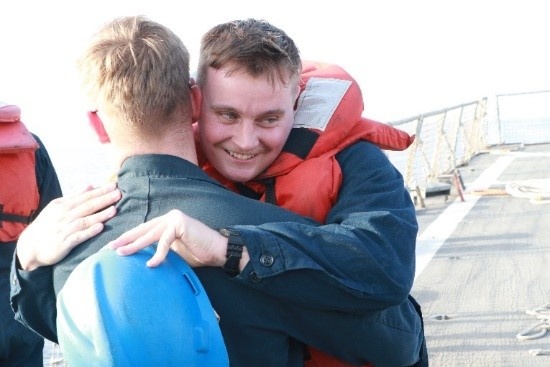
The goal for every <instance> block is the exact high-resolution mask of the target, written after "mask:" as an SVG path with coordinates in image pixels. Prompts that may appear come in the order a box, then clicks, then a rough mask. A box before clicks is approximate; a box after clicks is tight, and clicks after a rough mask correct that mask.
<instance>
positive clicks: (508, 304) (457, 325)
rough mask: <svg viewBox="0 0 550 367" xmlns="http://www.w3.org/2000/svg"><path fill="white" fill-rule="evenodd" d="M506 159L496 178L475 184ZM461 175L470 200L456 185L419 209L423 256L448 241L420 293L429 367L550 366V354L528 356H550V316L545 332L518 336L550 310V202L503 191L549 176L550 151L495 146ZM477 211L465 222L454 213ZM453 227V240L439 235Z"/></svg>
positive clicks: (419, 282)
mask: <svg viewBox="0 0 550 367" xmlns="http://www.w3.org/2000/svg"><path fill="white" fill-rule="evenodd" d="M512 148H513V147H512ZM502 159H504V160H507V164H504V165H503V166H501V167H505V168H504V169H503V170H502V172H501V173H498V174H497V175H496V176H495V177H496V180H492V181H491V180H489V181H485V182H484V183H483V184H482V185H481V186H484V187H476V182H477V184H479V182H478V181H479V178H480V176H481V175H482V174H484V173H487V172H488V171H490V170H491V168H494V165H497V164H498V162H497V161H498V160H502ZM459 170H460V172H461V175H462V178H463V181H464V184H465V188H466V192H467V195H466V197H465V201H464V202H462V201H461V200H460V199H459V198H458V196H457V195H456V193H457V192H456V190H454V188H453V190H452V191H451V195H450V196H449V197H448V198H445V197H443V196H439V197H432V198H428V199H427V200H426V203H425V205H426V206H425V208H418V220H419V224H420V230H419V241H418V244H417V253H419V254H422V253H423V252H425V251H426V249H427V248H429V247H430V246H433V245H434V243H437V242H442V244H441V247H439V248H438V250H437V251H436V252H434V254H433V257H431V259H430V260H429V261H428V262H427V263H426V264H425V265H422V263H420V267H421V269H418V271H417V277H416V281H415V285H414V287H413V292H412V293H413V296H414V297H415V298H416V299H417V300H418V302H419V303H420V304H421V306H422V309H423V313H424V319H425V332H426V338H427V343H428V353H429V355H430V366H433V367H438V366H550V355H539V356H533V355H531V354H530V353H529V351H530V350H532V349H543V350H546V351H547V353H549V354H550V320H547V322H548V325H549V330H547V332H546V334H545V335H544V336H542V337H539V338H536V339H533V340H520V339H518V338H517V337H516V334H518V333H519V332H521V331H523V330H525V329H526V328H528V327H531V326H533V325H535V324H537V323H538V322H539V321H541V320H539V319H537V318H535V316H532V315H528V314H527V313H526V311H527V310H532V309H535V308H537V307H540V306H543V305H545V304H550V202H546V203H544V201H542V202H541V201H537V200H534V201H533V202H531V200H530V199H529V198H525V197H518V196H512V195H509V194H507V193H506V191H505V190H504V188H505V185H506V183H513V182H522V181H524V180H532V179H546V180H550V145H549V144H543V145H532V146H525V147H520V149H517V150H516V149H510V147H508V148H503V147H501V148H499V149H497V148H493V149H492V150H491V151H490V152H488V153H483V154H480V155H478V156H476V157H474V158H473V159H472V161H471V162H470V163H469V164H468V165H467V166H465V167H460V168H459ZM476 180H478V181H476ZM546 190H547V191H546V194H549V192H548V190H550V188H548V187H547V188H546ZM472 203H474V204H473V206H472ZM468 206H471V208H470V209H469V210H466V211H465V212H466V214H465V215H463V216H462V217H461V216H460V215H454V214H453V213H454V212H455V211H459V212H460V210H462V209H463V208H464V207H468ZM441 218H445V219H444V220H443V221H441ZM438 221H439V223H438ZM453 221H455V222H456V223H454V224H453V223H452V222H453ZM434 223H435V224H434ZM453 225H456V227H453ZM446 226H449V227H450V229H445V227H446ZM453 228H454V229H453ZM445 231H449V233H450V235H449V236H448V237H446V236H445V235H441V234H440V233H439V232H441V233H445ZM427 232H429V233H431V235H430V234H426V233H427ZM440 235H441V236H442V239H438V238H437V237H438V236H440ZM428 252H429V251H428Z"/></svg>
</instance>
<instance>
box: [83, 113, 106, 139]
mask: <svg viewBox="0 0 550 367" xmlns="http://www.w3.org/2000/svg"><path fill="white" fill-rule="evenodd" d="M88 122H89V124H90V126H91V127H92V129H94V132H95V133H96V135H97V137H98V138H99V142H100V143H102V144H105V143H110V142H111V139H109V135H107V131H105V127H104V126H103V121H101V119H100V118H99V116H98V115H97V111H90V112H88Z"/></svg>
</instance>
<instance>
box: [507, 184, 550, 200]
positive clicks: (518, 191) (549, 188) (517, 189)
mask: <svg viewBox="0 0 550 367" xmlns="http://www.w3.org/2000/svg"><path fill="white" fill-rule="evenodd" d="M506 192H507V193H508V194H509V195H511V196H515V197H518V198H526V199H530V202H531V203H533V204H550V179H532V180H525V181H515V182H510V183H508V184H506Z"/></svg>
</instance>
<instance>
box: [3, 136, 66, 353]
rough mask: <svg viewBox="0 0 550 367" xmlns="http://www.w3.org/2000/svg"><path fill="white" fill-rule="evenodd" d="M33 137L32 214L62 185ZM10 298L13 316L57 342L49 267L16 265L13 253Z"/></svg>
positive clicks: (53, 297)
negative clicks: (26, 268)
mask: <svg viewBox="0 0 550 367" xmlns="http://www.w3.org/2000/svg"><path fill="white" fill-rule="evenodd" d="M33 137H34V138H35V139H36V141H37V142H38V144H39V148H38V149H37V150H36V153H35V159H36V169H35V170H36V182H37V184H38V192H39V194H40V203H39V206H38V210H37V211H36V213H35V216H36V215H38V214H39V213H40V212H41V211H42V209H44V207H45V206H46V205H48V203H49V202H50V201H52V200H53V199H56V198H59V197H61V196H62V191H61V185H60V183H59V179H58V176H57V172H56V171H55V168H54V165H53V163H52V161H51V159H50V156H49V154H48V152H47V150H46V147H45V146H44V144H43V143H42V141H41V140H40V139H39V138H38V136H36V135H34V134H33ZM10 279H11V282H10V283H11V286H10V287H11V291H10V302H11V307H12V309H13V311H14V312H15V319H16V320H18V321H19V322H21V323H22V324H24V325H26V326H27V327H29V328H30V329H32V330H34V331H35V332H36V333H38V334H39V335H41V336H42V337H44V338H46V339H49V340H51V341H54V342H56V343H57V337H56V334H55V319H56V315H57V313H56V308H55V293H54V292H53V280H52V269H51V267H44V268H39V269H36V270H34V271H32V272H26V271H22V270H20V269H18V266H17V256H16V254H14V257H13V261H12V265H11V274H10Z"/></svg>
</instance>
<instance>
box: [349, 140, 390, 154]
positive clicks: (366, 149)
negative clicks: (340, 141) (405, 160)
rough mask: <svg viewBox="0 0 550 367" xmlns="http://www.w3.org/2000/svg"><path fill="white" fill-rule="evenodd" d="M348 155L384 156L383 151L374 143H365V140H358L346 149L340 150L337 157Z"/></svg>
mask: <svg viewBox="0 0 550 367" xmlns="http://www.w3.org/2000/svg"><path fill="white" fill-rule="evenodd" d="M350 154H351V155H356V154H360V155H364V154H369V155H382V156H385V155H386V154H385V153H384V151H383V150H382V148H380V147H379V146H378V145H376V144H374V143H371V142H369V141H366V140H359V141H357V142H355V143H353V144H351V145H350V146H348V147H347V148H345V149H342V151H341V152H340V153H339V154H338V155H350Z"/></svg>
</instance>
